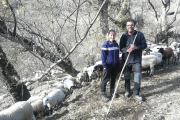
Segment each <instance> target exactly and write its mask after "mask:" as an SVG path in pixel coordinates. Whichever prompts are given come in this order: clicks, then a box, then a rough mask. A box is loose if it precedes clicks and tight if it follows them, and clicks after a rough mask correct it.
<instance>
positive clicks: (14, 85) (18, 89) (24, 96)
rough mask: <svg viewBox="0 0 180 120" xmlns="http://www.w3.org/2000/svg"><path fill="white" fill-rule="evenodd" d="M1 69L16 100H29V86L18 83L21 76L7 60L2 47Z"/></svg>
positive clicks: (4, 79) (0, 55) (0, 50)
mask: <svg viewBox="0 0 180 120" xmlns="http://www.w3.org/2000/svg"><path fill="white" fill-rule="evenodd" d="M0 69H1V72H2V74H1V75H3V81H4V83H5V84H6V86H7V88H8V91H9V92H10V93H11V95H12V96H13V98H14V101H15V102H16V101H22V100H28V99H29V97H30V93H29V91H28V90H27V87H26V86H25V85H24V84H22V83H18V81H19V80H20V77H19V75H18V73H17V71H16V70H15V69H14V66H13V65H12V64H11V63H10V62H9V61H8V60H7V58H6V54H5V53H4V52H3V50H2V48H1V47H0Z"/></svg>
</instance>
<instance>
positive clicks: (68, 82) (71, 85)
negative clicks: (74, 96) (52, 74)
mask: <svg viewBox="0 0 180 120" xmlns="http://www.w3.org/2000/svg"><path fill="white" fill-rule="evenodd" d="M63 81H64V88H65V89H67V90H69V91H70V92H71V93H73V89H74V88H75V83H74V81H73V80H70V79H67V78H65V79H64V80H63Z"/></svg>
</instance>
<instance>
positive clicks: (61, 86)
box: [53, 81, 64, 89]
mask: <svg viewBox="0 0 180 120" xmlns="http://www.w3.org/2000/svg"><path fill="white" fill-rule="evenodd" d="M53 86H54V87H56V88H59V89H61V88H63V89H64V83H63V81H60V82H57V83H55V84H54V85H53Z"/></svg>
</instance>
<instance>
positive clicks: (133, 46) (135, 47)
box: [126, 44, 139, 53]
mask: <svg viewBox="0 0 180 120" xmlns="http://www.w3.org/2000/svg"><path fill="white" fill-rule="evenodd" d="M138 48H139V47H137V46H135V45H134V44H130V48H129V49H127V51H126V52H129V53H131V52H132V51H133V50H136V49H138Z"/></svg>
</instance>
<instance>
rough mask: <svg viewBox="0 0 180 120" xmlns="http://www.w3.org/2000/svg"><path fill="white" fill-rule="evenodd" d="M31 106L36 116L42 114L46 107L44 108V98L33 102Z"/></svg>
mask: <svg viewBox="0 0 180 120" xmlns="http://www.w3.org/2000/svg"><path fill="white" fill-rule="evenodd" d="M31 106H32V108H33V114H34V115H35V116H36V117H37V116H38V114H41V113H44V112H45V108H44V105H43V100H42V99H40V100H37V101H34V102H32V103H31Z"/></svg>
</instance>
